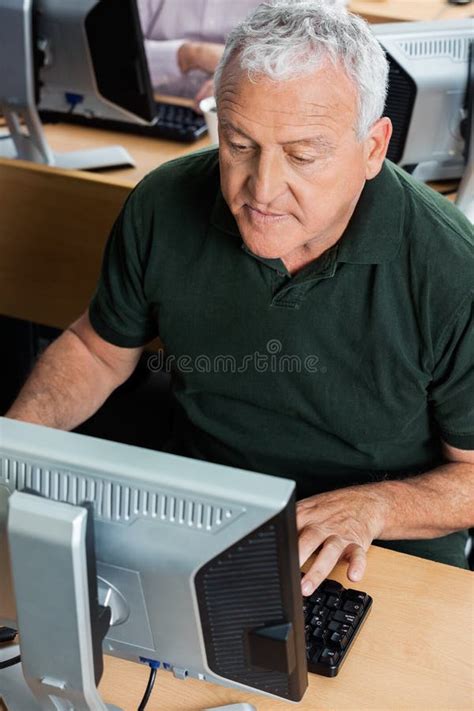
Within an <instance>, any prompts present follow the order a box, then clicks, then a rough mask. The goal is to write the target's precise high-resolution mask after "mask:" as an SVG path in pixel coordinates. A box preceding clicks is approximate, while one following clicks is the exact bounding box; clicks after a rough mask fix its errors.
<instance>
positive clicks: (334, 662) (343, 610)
mask: <svg viewBox="0 0 474 711" xmlns="http://www.w3.org/2000/svg"><path fill="white" fill-rule="evenodd" d="M371 606H372V598H371V597H370V595H367V593H365V592H361V591H360V590H352V589H349V590H346V588H343V587H342V585H341V584H340V583H338V582H336V581H335V580H329V579H327V580H324V581H323V582H322V583H321V585H320V586H319V588H318V589H317V590H315V591H314V593H313V594H312V595H310V596H309V597H305V598H303V611H304V620H305V637H306V658H307V661H308V671H309V672H312V673H313V674H322V675H323V676H336V674H337V673H338V672H339V669H340V668H341V666H342V664H343V663H344V660H345V658H346V657H347V654H348V652H349V649H350V648H351V646H352V645H353V643H354V640H355V638H356V637H357V635H358V634H359V631H360V628H361V627H362V625H363V624H364V622H365V619H366V618H367V615H368V614H369V611H370V608H371Z"/></svg>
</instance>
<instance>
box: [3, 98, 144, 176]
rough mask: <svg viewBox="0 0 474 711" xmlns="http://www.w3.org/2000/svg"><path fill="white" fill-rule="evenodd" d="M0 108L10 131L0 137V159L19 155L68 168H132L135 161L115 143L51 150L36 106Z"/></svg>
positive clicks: (25, 158)
mask: <svg viewBox="0 0 474 711" xmlns="http://www.w3.org/2000/svg"><path fill="white" fill-rule="evenodd" d="M3 111H4V117H5V120H6V122H7V125H8V129H9V134H7V135H3V136H2V137H1V140H0V158H19V159H20V160H30V161H33V162H34V163H43V164H45V165H52V166H55V167H57V168H66V169H69V170H99V169H100V168H118V167H123V166H129V167H132V168H133V167H135V162H134V160H133V158H132V157H131V155H130V154H129V153H128V151H126V150H125V148H123V147H122V146H118V145H115V146H105V147H104V148H92V149H87V150H82V151H71V152H69V153H53V151H52V150H51V148H50V147H49V146H48V142H47V141H46V138H45V135H44V131H43V126H42V125H41V120H40V118H39V116H38V111H37V110H36V106H26V107H22V108H21V109H19V108H18V107H14V106H12V105H10V106H9V105H8V104H4V105H3ZM8 135H9V137H7V136H8Z"/></svg>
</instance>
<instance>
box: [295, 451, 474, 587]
mask: <svg viewBox="0 0 474 711" xmlns="http://www.w3.org/2000/svg"><path fill="white" fill-rule="evenodd" d="M443 446H444V453H445V456H446V458H447V460H448V461H447V462H446V464H443V465H442V466H439V467H437V468H436V469H433V470H432V471H430V472H427V473H425V474H420V475H419V476H414V477H409V478H407V479H403V480H400V481H399V480H395V481H384V482H377V483H373V484H363V485H360V486H353V487H348V488H344V489H339V490H336V491H332V492H328V493H325V494H320V495H317V496H311V497H309V498H307V499H304V500H302V501H300V502H299V503H298V508H297V521H298V531H299V551H300V562H301V564H303V563H304V562H305V561H306V560H307V559H308V558H309V556H310V555H311V554H312V553H314V551H315V550H317V549H319V552H318V554H317V556H316V558H315V560H314V562H313V564H312V566H311V568H310V569H309V570H308V572H307V574H306V575H305V576H304V578H303V580H302V590H303V594H304V595H310V594H311V593H312V592H313V590H314V589H315V588H316V587H317V586H318V585H319V583H320V582H321V581H322V580H323V579H324V578H326V577H327V576H328V575H329V574H330V572H331V570H332V569H333V567H334V565H335V564H336V563H337V561H338V560H340V559H346V560H347V561H348V569H347V576H348V578H349V579H350V580H352V581H354V582H357V581H358V580H361V578H362V576H363V575H364V572H365V567H366V559H367V550H368V548H369V546H370V544H371V543H372V541H373V540H374V539H376V538H378V539H382V540H396V539H410V538H411V539H416V538H436V537H438V536H444V535H447V534H448V533H452V532H453V531H459V530H462V529H465V528H469V527H471V526H473V525H474V451H473V450H461V449H456V448H455V447H451V446H450V445H447V444H445V443H444V445H443Z"/></svg>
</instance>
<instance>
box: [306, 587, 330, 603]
mask: <svg viewBox="0 0 474 711" xmlns="http://www.w3.org/2000/svg"><path fill="white" fill-rule="evenodd" d="M309 599H310V600H311V602H313V603H314V604H315V605H324V602H325V600H326V595H325V594H324V593H322V592H320V591H319V590H316V592H314V593H313V594H312V595H310V596H309Z"/></svg>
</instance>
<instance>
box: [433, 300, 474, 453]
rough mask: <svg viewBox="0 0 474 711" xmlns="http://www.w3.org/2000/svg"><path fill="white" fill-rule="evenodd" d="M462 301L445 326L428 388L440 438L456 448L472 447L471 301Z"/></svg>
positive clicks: (473, 337)
mask: <svg viewBox="0 0 474 711" xmlns="http://www.w3.org/2000/svg"><path fill="white" fill-rule="evenodd" d="M473 301H474V300H473V294H472V293H471V294H470V295H469V297H468V298H467V299H466V300H465V301H464V302H463V304H462V305H461V306H460V308H459V309H458V310H457V312H456V314H455V315H454V317H453V319H452V320H451V321H450V323H449V324H448V325H447V326H446V328H445V329H444V332H443V334H442V336H441V338H440V341H439V344H438V347H437V356H438V357H437V365H436V368H435V371H434V378H433V381H432V386H431V391H430V401H431V404H432V406H433V411H434V417H435V420H436V422H437V424H438V426H439V429H440V434H441V437H442V439H443V440H444V441H445V442H446V443H447V444H450V445H451V446H452V447H457V448H458V449H474V305H473Z"/></svg>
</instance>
